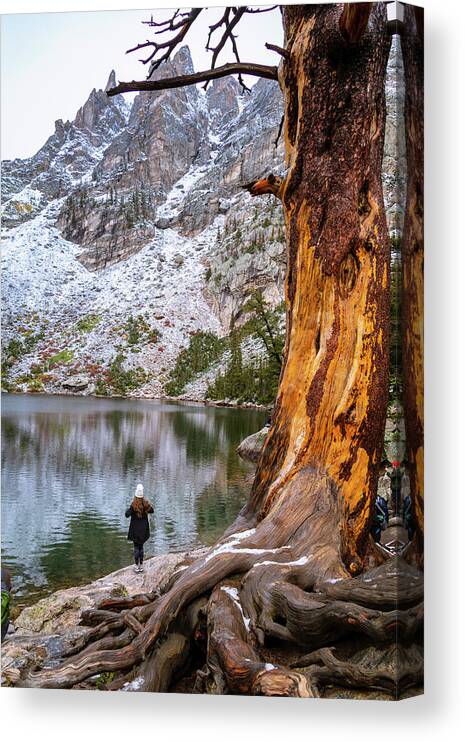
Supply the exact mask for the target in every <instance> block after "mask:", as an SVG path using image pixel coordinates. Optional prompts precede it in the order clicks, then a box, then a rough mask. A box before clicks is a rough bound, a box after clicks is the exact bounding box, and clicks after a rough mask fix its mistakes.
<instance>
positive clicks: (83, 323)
mask: <svg viewBox="0 0 465 742" xmlns="http://www.w3.org/2000/svg"><path fill="white" fill-rule="evenodd" d="M101 319H102V318H101V317H100V316H99V315H98V314H86V315H85V316H84V317H81V319H80V320H78V321H77V322H76V330H78V332H91V330H93V329H94V327H97V325H98V324H99V322H100V321H101Z"/></svg>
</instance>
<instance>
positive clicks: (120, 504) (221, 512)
mask: <svg viewBox="0 0 465 742" xmlns="http://www.w3.org/2000/svg"><path fill="white" fill-rule="evenodd" d="M265 417H266V413H263V412H260V411H257V410H248V409H231V408H219V407H206V406H200V405H187V404H172V403H164V402H159V401H152V400H150V401H148V400H123V399H93V398H86V397H66V396H42V395H40V396H34V395H12V394H8V395H2V561H3V560H4V561H3V563H4V564H6V565H7V566H8V567H9V568H10V569H11V572H12V575H13V580H14V588H15V603H16V604H17V605H26V604H31V603H33V602H34V601H36V600H37V599H38V598H40V597H43V596H44V595H47V594H49V593H50V592H51V591H53V590H56V589H58V588H60V587H65V586H69V585H78V584H85V583H86V582H89V581H91V580H93V579H95V578H97V577H99V576H102V575H105V574H107V573H108V572H111V571H113V570H115V569H118V568H120V567H123V566H125V565H127V564H129V563H131V560H132V544H131V543H130V542H128V541H127V538H126V535H127V528H128V521H127V520H126V519H125V517H124V511H125V509H126V508H127V507H128V505H129V503H130V502H131V499H132V494H133V492H134V489H135V486H136V484H137V482H139V481H141V482H142V483H143V484H144V488H145V494H146V496H147V498H148V499H149V500H150V501H151V502H152V503H153V505H154V508H155V514H154V515H152V516H150V520H151V538H150V541H149V542H148V543H147V544H146V554H147V556H151V555H154V554H160V553H166V552H168V551H182V550H185V549H188V548H191V547H194V546H197V545H199V544H211V543H213V542H214V541H215V540H216V539H217V538H218V536H220V535H221V533H222V532H223V530H224V529H225V528H226V527H227V526H228V525H229V524H230V523H231V521H232V520H233V519H234V517H235V515H236V514H237V513H238V511H239V510H240V508H241V507H242V505H243V503H244V502H245V499H246V497H247V494H248V492H249V490H250V484H251V480H252V476H253V468H252V466H251V465H249V464H246V463H245V462H243V461H242V460H241V459H240V458H239V456H238V455H237V453H236V447H237V445H238V444H239V443H240V441H241V440H242V439H243V438H245V436H247V435H249V434H250V433H253V432H255V431H256V430H259V429H260V428H261V427H262V425H263V423H264V422H265Z"/></svg>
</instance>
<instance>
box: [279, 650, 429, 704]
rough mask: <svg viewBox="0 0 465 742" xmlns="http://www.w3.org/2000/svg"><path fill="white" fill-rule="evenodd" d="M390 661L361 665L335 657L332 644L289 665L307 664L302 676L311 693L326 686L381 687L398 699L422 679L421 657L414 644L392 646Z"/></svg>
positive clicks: (300, 666)
mask: <svg viewBox="0 0 465 742" xmlns="http://www.w3.org/2000/svg"><path fill="white" fill-rule="evenodd" d="M391 654H393V655H394V661H392V658H391V662H383V661H380V662H379V663H376V664H377V666H375V667H364V666H363V665H362V664H361V663H360V661H346V660H341V659H338V658H337V657H336V656H335V654H334V647H325V648H322V649H318V650H316V651H314V652H311V653H310V654H308V655H305V656H304V657H301V658H300V659H299V660H297V661H296V662H293V663H292V664H291V667H296V668H299V669H300V670H301V671H302V668H304V667H307V670H306V672H305V675H306V676H307V678H308V681H309V684H310V686H311V688H312V691H313V693H314V694H315V695H319V693H320V689H321V688H322V687H323V688H324V687H326V686H328V685H337V686H344V687H347V688H366V689H370V690H374V689H378V690H385V691H388V692H389V693H391V694H392V695H394V696H395V697H396V698H398V697H399V696H400V695H401V694H402V693H403V692H404V691H405V690H407V689H408V688H411V687H413V686H417V685H420V684H421V683H422V681H423V656H422V654H421V652H420V649H419V647H418V646H416V645H411V646H410V647H405V646H403V645H393V646H392V647H391Z"/></svg>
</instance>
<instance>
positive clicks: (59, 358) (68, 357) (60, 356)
mask: <svg viewBox="0 0 465 742" xmlns="http://www.w3.org/2000/svg"><path fill="white" fill-rule="evenodd" d="M73 357H74V354H73V351H72V350H67V349H66V348H65V349H64V350H60V351H59V352H58V353H55V354H54V355H53V356H50V358H49V359H48V361H47V364H46V365H47V369H48V370H50V369H51V368H55V366H61V365H62V364H65V363H70V362H71V361H72V360H73Z"/></svg>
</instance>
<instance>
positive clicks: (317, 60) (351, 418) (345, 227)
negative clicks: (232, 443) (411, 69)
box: [248, 4, 390, 575]
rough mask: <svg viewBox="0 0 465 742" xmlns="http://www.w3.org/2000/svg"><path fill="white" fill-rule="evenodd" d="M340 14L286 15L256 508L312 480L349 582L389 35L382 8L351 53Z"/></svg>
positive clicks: (380, 308)
mask: <svg viewBox="0 0 465 742" xmlns="http://www.w3.org/2000/svg"><path fill="white" fill-rule="evenodd" d="M340 13H341V9H340V7H339V6H337V5H336V6H335V5H330V6H323V5H321V6H318V5H317V6H296V7H286V8H285V9H284V22H285V31H286V42H287V44H286V45H287V48H288V50H289V51H290V58H289V61H288V63H285V64H283V65H282V69H281V70H280V74H281V84H282V88H283V92H284V96H285V129H284V132H285V139H286V150H287V161H288V165H289V172H288V176H287V178H286V180H285V183H284V184H283V186H282V188H281V193H282V199H283V205H284V214H285V219H286V224H287V233H288V245H289V254H288V266H289V268H288V275H287V280H286V300H287V307H288V319H287V345H286V351H285V363H284V370H283V373H282V378H281V383H280V387H279V393H278V398H277V403H276V408H275V413H274V425H273V427H272V429H271V431H270V435H269V437H268V440H267V443H266V445H265V449H264V451H263V455H262V457H261V460H260V462H259V467H258V472H257V477H256V480H255V483H254V487H253V492H252V496H251V501H250V505H249V508H248V511H249V512H251V511H255V512H257V513H258V515H259V518H263V517H264V516H265V515H267V514H268V513H272V512H275V511H276V509H279V508H280V507H282V505H283V503H284V502H285V500H287V499H290V498H292V497H294V496H296V493H299V492H301V490H302V487H303V486H305V488H306V489H307V494H306V502H307V504H306V513H305V515H306V517H307V518H308V517H309V516H310V515H312V512H313V509H314V508H315V507H317V506H318V507H321V499H322V498H323V499H324V500H326V501H327V503H328V506H329V504H330V503H331V504H332V508H333V509H334V515H333V521H334V522H333V523H332V532H329V530H328V531H327V533H326V538H327V544H326V545H327V546H331V549H332V550H334V558H335V559H336V560H341V561H342V565H343V567H344V568H345V569H347V570H348V571H349V573H350V574H352V575H355V574H358V573H359V572H360V571H361V570H362V569H363V566H364V557H365V551H366V544H367V534H368V529H369V523H370V517H371V515H372V505H373V501H374V497H373V495H374V493H375V490H376V483H377V478H378V468H379V463H380V455H381V447H382V438H383V429H384V422H385V414H386V406H387V395H388V362H389V359H388V336H389V243H388V234H387V228H386V220H385V213H384V205H383V194H382V184H381V161H382V154H383V143H384V121H385V97H384V81H385V71H386V64H387V57H388V53H389V45H390V38H389V36H388V34H387V30H386V20H385V9H384V7H383V5H382V4H379V5H375V7H374V9H373V11H372V13H371V16H370V22H369V27H368V29H367V30H366V32H365V34H363V35H362V38H361V39H360V40H359V41H358V43H355V44H353V45H352V44H349V43H347V42H345V40H344V38H343V36H342V34H341V31H340V28H339V17H340ZM303 480H304V481H305V484H303ZM297 496H298V494H297ZM324 562H325V564H327V555H326V554H325V557H324Z"/></svg>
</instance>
